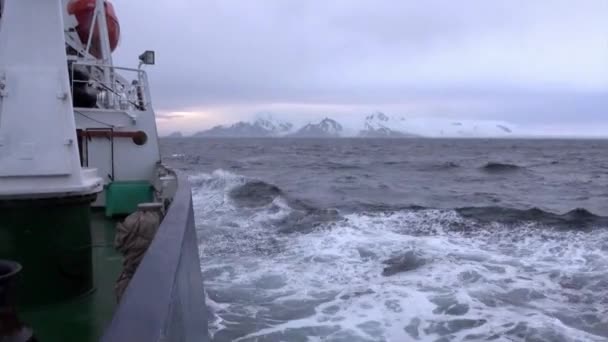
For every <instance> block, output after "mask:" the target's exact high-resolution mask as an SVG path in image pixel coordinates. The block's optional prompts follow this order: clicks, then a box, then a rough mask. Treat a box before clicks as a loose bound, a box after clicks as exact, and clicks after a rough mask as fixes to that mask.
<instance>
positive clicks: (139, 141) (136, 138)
mask: <svg viewBox="0 0 608 342" xmlns="http://www.w3.org/2000/svg"><path fill="white" fill-rule="evenodd" d="M147 141H148V135H147V134H146V132H144V131H137V132H136V133H135V135H133V143H134V144H135V145H138V146H141V145H143V144H145V143H146V142H147Z"/></svg>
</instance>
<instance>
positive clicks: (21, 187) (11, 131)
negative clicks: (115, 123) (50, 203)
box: [0, 0, 102, 198]
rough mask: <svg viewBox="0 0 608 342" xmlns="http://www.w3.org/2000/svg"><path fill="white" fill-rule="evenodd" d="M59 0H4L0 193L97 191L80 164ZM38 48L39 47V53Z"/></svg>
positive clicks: (97, 181) (29, 195)
mask: <svg viewBox="0 0 608 342" xmlns="http://www.w3.org/2000/svg"><path fill="white" fill-rule="evenodd" d="M63 6H64V5H63V3H62V1H61V0H44V1H41V0H6V1H5V3H4V8H3V15H2V19H1V20H2V23H1V26H0V80H1V81H0V88H2V92H1V93H0V197H4V198H7V197H27V198H37V197H48V196H65V195H73V194H88V193H96V192H98V191H100V190H101V184H102V183H101V179H100V178H99V177H97V176H96V175H95V174H94V172H92V171H91V170H83V169H82V168H81V166H80V159H79V154H78V145H77V140H76V131H75V128H76V127H75V122H74V113H73V108H72V96H71V92H70V87H69V80H68V69H67V56H66V52H65V42H66V41H65V38H64V22H63V13H64V9H63ZM41 51H42V52H43V53H41Z"/></svg>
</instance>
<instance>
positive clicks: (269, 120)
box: [194, 114, 293, 138]
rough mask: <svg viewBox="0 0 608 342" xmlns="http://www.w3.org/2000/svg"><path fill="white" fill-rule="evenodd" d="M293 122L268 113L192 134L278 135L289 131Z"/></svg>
mask: <svg viewBox="0 0 608 342" xmlns="http://www.w3.org/2000/svg"><path fill="white" fill-rule="evenodd" d="M292 128H293V124H291V123H289V122H286V121H282V120H278V119H276V118H275V117H273V116H272V115H270V114H263V115H258V117H257V118H256V119H255V120H253V121H252V122H247V121H239V122H237V123H235V124H232V125H230V126H224V125H220V126H215V127H213V128H211V129H208V130H205V131H201V132H198V133H196V134H194V136H197V137H242V138H245V137H248V138H257V137H280V136H284V135H287V134H289V133H291V130H292Z"/></svg>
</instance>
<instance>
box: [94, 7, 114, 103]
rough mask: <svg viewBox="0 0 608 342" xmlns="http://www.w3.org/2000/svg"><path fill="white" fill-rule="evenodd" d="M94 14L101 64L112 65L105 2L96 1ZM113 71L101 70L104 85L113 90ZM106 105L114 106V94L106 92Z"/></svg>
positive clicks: (106, 68) (109, 69)
mask: <svg viewBox="0 0 608 342" xmlns="http://www.w3.org/2000/svg"><path fill="white" fill-rule="evenodd" d="M95 12H96V14H97V27H98V28H99V40H100V43H101V58H102V64H104V65H112V48H111V47H110V34H109V32H108V18H107V17H106V7H105V0H96V3H95ZM112 73H113V70H112V69H111V68H109V67H104V68H103V74H104V83H105V85H106V86H107V87H109V88H111V89H112V90H114V77H113V74H112ZM107 99H108V105H112V106H114V94H113V93H112V92H111V91H110V92H107Z"/></svg>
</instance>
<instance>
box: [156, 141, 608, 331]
mask: <svg viewBox="0 0 608 342" xmlns="http://www.w3.org/2000/svg"><path fill="white" fill-rule="evenodd" d="M161 145H162V154H163V158H164V161H165V162H166V163H167V164H169V165H171V166H173V167H176V168H179V169H181V170H183V171H184V172H186V173H187V174H188V176H189V178H190V181H191V183H192V190H193V199H194V210H195V215H196V222H197V228H198V235H199V244H200V249H201V268H202V270H203V276H204V279H205V288H206V296H207V298H206V300H207V305H208V309H209V311H210V322H209V323H210V327H211V333H212V335H213V340H214V341H353V342H354V341H607V340H608V141H602V140H587V141H577V140H447V139H196V138H179V139H178V138H174V139H164V140H162V141H161Z"/></svg>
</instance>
